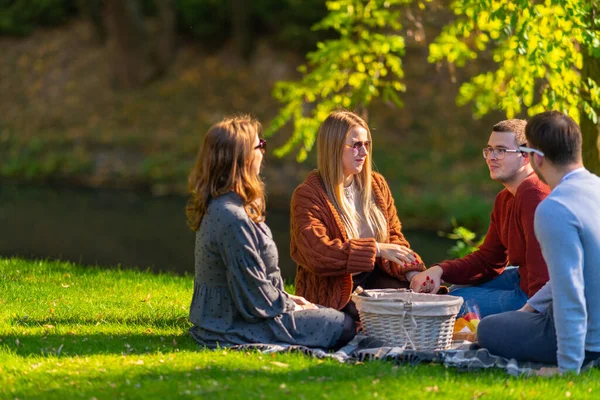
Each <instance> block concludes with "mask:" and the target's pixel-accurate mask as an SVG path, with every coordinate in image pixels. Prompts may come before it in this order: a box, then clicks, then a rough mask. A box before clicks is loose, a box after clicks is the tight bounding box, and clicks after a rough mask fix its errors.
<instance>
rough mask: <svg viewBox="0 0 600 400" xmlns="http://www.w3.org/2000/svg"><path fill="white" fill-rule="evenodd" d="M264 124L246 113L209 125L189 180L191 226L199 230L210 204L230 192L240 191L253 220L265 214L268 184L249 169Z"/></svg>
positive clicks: (257, 220) (188, 216)
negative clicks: (255, 144) (266, 187)
mask: <svg viewBox="0 0 600 400" xmlns="http://www.w3.org/2000/svg"><path fill="white" fill-rule="evenodd" d="M260 133H261V124H260V122H258V121H257V120H256V119H254V118H252V117H250V116H247V115H243V116H236V117H230V118H225V119H224V120H223V121H221V122H219V123H217V124H214V125H213V126H211V127H210V129H209V130H208V132H207V133H206V135H205V136H204V140H203V141H202V145H201V146H200V150H199V152H198V157H197V159H196V164H195V165H194V168H193V169H192V172H191V173H190V176H189V179H188V189H189V192H190V195H191V196H190V199H189V200H188V203H187V206H186V210H185V213H186V215H187V224H188V226H189V227H190V228H191V229H192V230H194V231H197V230H198V228H199V227H200V222H202V217H204V214H206V210H207V208H208V203H209V202H210V200H211V199H214V198H216V197H218V196H220V195H222V194H225V193H227V192H235V193H237V194H238V195H239V196H240V197H241V198H242V201H243V202H244V209H245V210H246V212H247V213H248V216H249V217H250V219H252V220H253V221H254V222H257V223H258V222H262V221H264V219H265V217H264V214H265V186H264V183H263V182H262V180H261V178H260V176H258V175H254V174H252V173H251V172H250V166H251V164H252V158H253V157H254V151H253V150H254V140H255V138H256V135H259V136H260Z"/></svg>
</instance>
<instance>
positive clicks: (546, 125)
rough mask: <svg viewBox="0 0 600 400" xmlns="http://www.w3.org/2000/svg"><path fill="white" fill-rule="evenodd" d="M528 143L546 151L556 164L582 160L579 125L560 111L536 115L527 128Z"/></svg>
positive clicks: (548, 157) (546, 155) (567, 163)
mask: <svg viewBox="0 0 600 400" xmlns="http://www.w3.org/2000/svg"><path fill="white" fill-rule="evenodd" d="M525 136H526V137H527V143H528V144H529V146H531V147H535V148H536V149H539V150H541V151H543V152H544V154H545V157H546V159H548V160H549V161H550V162H552V163H553V164H556V165H563V166H564V165H569V164H573V163H575V162H579V161H581V130H580V129H579V125H577V123H576V122H575V121H574V120H573V118H571V117H569V116H568V115H566V114H563V113H561V112H559V111H546V112H543V113H540V114H537V115H534V116H533V117H532V118H531V119H530V120H529V122H527V127H526V128H525Z"/></svg>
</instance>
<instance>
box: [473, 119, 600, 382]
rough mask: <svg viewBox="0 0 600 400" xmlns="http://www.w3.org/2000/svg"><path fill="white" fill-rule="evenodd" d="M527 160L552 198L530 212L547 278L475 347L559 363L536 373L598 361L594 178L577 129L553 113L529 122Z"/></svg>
mask: <svg viewBox="0 0 600 400" xmlns="http://www.w3.org/2000/svg"><path fill="white" fill-rule="evenodd" d="M525 134H526V137H527V143H528V146H529V147H521V148H520V150H521V151H523V152H527V153H529V154H530V162H531V165H532V167H533V169H534V170H535V171H536V172H537V173H538V175H539V177H540V178H541V179H543V180H544V181H545V182H547V183H548V185H550V188H552V193H550V195H549V196H548V197H547V198H546V199H545V200H544V201H542V202H541V203H540V205H539V207H538V208H537V210H536V212H535V234H536V236H537V238H538V240H539V242H540V246H541V248H542V253H543V255H544V258H545V260H546V262H547V264H548V271H549V273H550V281H549V282H548V284H547V285H546V286H544V287H543V288H542V289H541V290H540V291H539V292H538V293H537V294H536V295H535V296H533V297H532V298H531V299H530V300H529V302H528V303H527V305H526V306H525V307H523V308H522V309H521V310H519V311H520V312H507V313H503V314H499V315H494V316H492V317H489V318H486V319H484V320H482V321H481V323H480V324H479V330H478V337H479V344H480V345H481V346H482V347H486V348H487V349H488V350H490V352H492V353H494V354H497V355H500V356H503V357H506V358H515V359H518V360H523V361H534V362H540V363H547V364H558V367H559V369H555V368H554V369H547V370H545V371H542V374H553V373H556V372H559V371H561V372H566V371H573V372H576V373H579V372H580V371H581V368H582V367H583V366H584V365H586V364H588V363H591V361H593V360H597V359H600V291H599V290H598V284H599V283H600V178H598V177H597V176H596V175H594V174H592V173H590V172H589V171H587V170H586V169H585V168H584V166H583V163H582V157H581V142H582V139H581V131H580V129H579V126H578V125H577V123H576V122H575V121H573V119H571V118H570V117H568V116H567V115H565V114H562V113H560V112H557V111H548V112H544V113H541V114H538V115H536V116H534V117H533V118H531V120H530V121H529V122H528V123H527V128H526V131H525Z"/></svg>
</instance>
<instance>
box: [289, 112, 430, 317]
mask: <svg viewBox="0 0 600 400" xmlns="http://www.w3.org/2000/svg"><path fill="white" fill-rule="evenodd" d="M371 143H372V141H371V132H370V131H369V127H368V126H367V124H366V123H365V121H364V120H363V119H362V118H360V117H359V116H358V115H356V114H354V113H352V112H349V111H337V112H334V113H332V114H331V115H330V116H329V117H328V118H327V119H326V120H325V122H324V123H323V125H322V126H321V128H320V129H319V134H318V138H317V158H318V170H316V171H313V172H311V173H310V174H309V175H308V177H307V178H306V180H305V181H304V183H302V184H301V185H300V186H298V188H297V189H296V190H295V191H294V194H293V196H292V205H291V209H292V211H291V214H292V216H291V255H292V258H293V259H294V261H296V263H297V264H298V268H297V274H296V293H298V294H300V295H301V296H304V297H305V298H306V299H307V300H309V301H311V302H313V303H316V304H321V305H324V306H326V307H332V308H335V309H337V310H342V311H344V312H345V313H346V314H348V315H350V316H352V317H353V318H354V319H358V313H357V311H356V308H355V306H354V304H353V302H351V301H350V295H351V293H352V291H353V290H354V289H355V288H356V286H358V285H360V286H362V287H363V288H366V289H375V288H407V287H408V285H409V283H408V282H409V281H410V279H411V277H412V275H414V274H416V273H417V272H419V271H423V270H424V269H425V266H424V264H423V262H422V261H421V259H420V257H419V256H418V255H417V254H416V253H414V252H413V251H412V250H411V249H410V245H409V244H408V242H407V241H406V239H405V238H404V235H403V234H402V232H401V225H400V221H399V219H398V216H397V215H396V207H395V206H394V199H393V198H392V195H391V193H390V189H389V187H388V185H387V183H386V181H385V179H384V178H383V176H381V175H380V174H378V173H375V172H372V167H371V163H372V160H371V149H372V146H371Z"/></svg>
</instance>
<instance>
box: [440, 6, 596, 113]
mask: <svg viewBox="0 0 600 400" xmlns="http://www.w3.org/2000/svg"><path fill="white" fill-rule="evenodd" d="M451 8H452V10H453V11H454V13H455V14H456V16H457V17H458V18H457V19H456V20H455V21H454V22H453V23H450V24H449V25H447V26H446V27H445V28H444V30H443V32H442V33H441V34H440V35H439V37H438V38H437V39H436V40H435V41H434V43H432V44H431V45H430V55H429V61H431V62H440V61H442V60H445V61H448V62H450V63H453V64H455V65H456V66H459V67H461V66H464V65H465V64H466V63H467V62H468V61H469V60H472V59H475V58H476V57H477V56H478V53H481V52H484V51H486V50H490V51H491V54H492V56H493V60H494V62H495V63H496V64H497V68H496V69H495V70H494V71H490V72H485V73H481V74H479V75H477V76H475V77H473V78H472V79H471V80H470V81H468V82H466V83H464V84H463V85H462V86H461V88H460V93H459V96H458V98H457V102H458V104H459V105H461V104H466V103H468V102H473V111H474V114H475V115H476V116H482V115H484V114H486V113H488V112H489V111H491V110H492V109H499V110H503V111H505V112H506V114H507V116H508V117H509V118H512V117H513V116H514V115H516V114H518V113H520V112H522V111H523V108H525V109H526V110H527V112H528V114H529V115H533V114H536V113H538V112H541V111H544V110H550V109H552V110H560V111H562V112H565V113H568V114H569V115H570V116H571V117H573V118H574V119H575V120H577V121H579V120H580V118H581V113H582V112H583V114H584V115H585V116H587V117H588V118H589V119H590V120H591V121H593V123H594V124H596V123H597V121H598V116H597V111H598V110H599V109H600V88H599V86H598V81H597V80H596V79H594V77H593V76H589V75H588V74H585V73H583V74H582V70H583V69H584V63H585V62H590V61H592V62H597V60H598V59H599V58H600V37H599V33H598V30H597V29H598V28H597V26H598V22H599V17H598V14H597V13H598V2H597V1H595V0H593V1H590V0H546V1H530V0H456V1H454V2H453V3H452V5H451ZM586 60H587V61H586Z"/></svg>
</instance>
